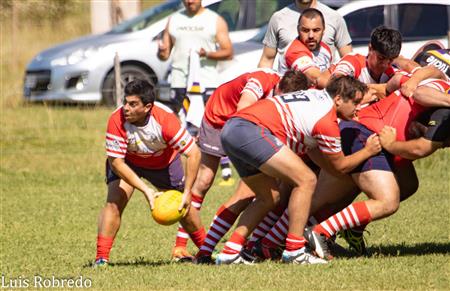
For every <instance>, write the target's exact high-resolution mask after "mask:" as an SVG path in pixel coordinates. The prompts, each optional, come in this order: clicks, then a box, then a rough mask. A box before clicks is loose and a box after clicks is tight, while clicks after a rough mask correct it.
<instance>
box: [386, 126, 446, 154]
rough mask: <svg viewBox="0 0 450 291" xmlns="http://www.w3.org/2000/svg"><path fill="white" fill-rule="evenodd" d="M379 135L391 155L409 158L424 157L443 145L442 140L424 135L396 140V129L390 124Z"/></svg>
mask: <svg viewBox="0 0 450 291" xmlns="http://www.w3.org/2000/svg"><path fill="white" fill-rule="evenodd" d="M379 135H380V142H381V145H382V146H383V148H385V149H386V150H387V151H388V152H390V153H391V154H393V155H396V156H400V157H402V158H405V159H409V160H416V159H420V158H424V157H426V156H429V155H431V154H432V153H434V152H435V151H436V150H438V149H440V148H442V147H443V143H442V142H437V141H432V140H428V139H426V138H424V137H419V138H416V139H412V140H408V141H396V135H397V132H396V129H395V128H393V127H390V126H385V127H384V128H383V129H382V130H381V132H380V133H379Z"/></svg>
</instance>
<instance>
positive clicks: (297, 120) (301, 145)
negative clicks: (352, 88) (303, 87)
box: [236, 90, 341, 155]
mask: <svg viewBox="0 0 450 291" xmlns="http://www.w3.org/2000/svg"><path fill="white" fill-rule="evenodd" d="M236 116H237V117H241V118H244V119H247V120H249V121H251V122H253V123H255V124H259V125H260V126H262V127H265V128H267V129H269V130H270V131H271V132H272V134H274V135H275V136H276V137H277V138H279V139H280V140H281V141H282V142H283V143H284V144H285V145H287V146H288V147H289V148H290V149H291V150H292V151H294V152H295V153H296V154H298V155H303V154H305V153H306V152H307V151H308V150H309V149H312V148H316V147H318V148H319V150H320V151H321V152H323V153H325V154H335V153H339V152H341V138H340V131H339V126H338V121H337V114H336V110H335V107H334V102H333V100H332V98H331V97H330V95H329V94H328V93H327V92H326V91H325V90H307V91H298V92H292V93H288V94H284V95H280V96H274V97H271V98H267V99H264V100H261V101H259V102H257V103H255V104H253V105H251V106H249V107H247V108H244V109H243V110H241V111H239V112H238V113H237V114H236Z"/></svg>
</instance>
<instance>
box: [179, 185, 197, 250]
mask: <svg viewBox="0 0 450 291" xmlns="http://www.w3.org/2000/svg"><path fill="white" fill-rule="evenodd" d="M191 195H192V196H191V197H192V198H191V207H194V208H195V209H197V210H200V209H201V208H202V203H203V197H201V196H198V195H196V194H194V193H191ZM188 239H189V234H188V233H187V232H186V231H185V230H184V228H183V227H182V226H181V224H178V232H177V237H176V239H175V247H181V248H186V246H187V243H188Z"/></svg>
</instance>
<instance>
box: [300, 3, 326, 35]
mask: <svg viewBox="0 0 450 291" xmlns="http://www.w3.org/2000/svg"><path fill="white" fill-rule="evenodd" d="M317 16H319V17H320V19H321V20H322V25H323V29H324V30H325V19H324V17H323V14H322V12H320V11H319V10H317V9H315V8H306V9H305V10H303V11H302V14H301V15H300V17H299V18H298V23H297V26H300V21H301V20H302V18H303V17H306V18H309V19H311V18H314V17H317Z"/></svg>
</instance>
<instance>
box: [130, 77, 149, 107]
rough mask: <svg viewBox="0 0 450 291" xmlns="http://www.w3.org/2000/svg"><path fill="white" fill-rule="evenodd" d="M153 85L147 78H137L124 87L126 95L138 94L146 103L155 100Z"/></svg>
mask: <svg viewBox="0 0 450 291" xmlns="http://www.w3.org/2000/svg"><path fill="white" fill-rule="evenodd" d="M153 89H154V88H153V85H152V84H150V83H149V82H148V81H146V80H141V79H135V80H133V81H131V82H129V83H128V84H127V85H126V86H125V89H124V92H125V97H126V96H133V95H135V96H138V97H139V98H140V99H141V101H142V103H144V105H147V104H149V103H150V104H153V103H154V102H155V92H154V90H153Z"/></svg>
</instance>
